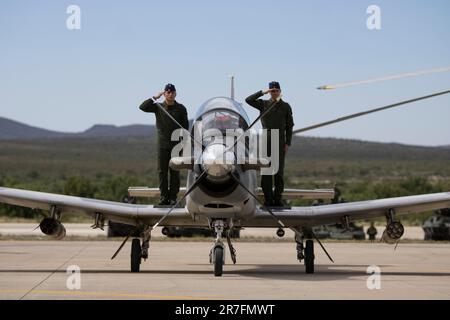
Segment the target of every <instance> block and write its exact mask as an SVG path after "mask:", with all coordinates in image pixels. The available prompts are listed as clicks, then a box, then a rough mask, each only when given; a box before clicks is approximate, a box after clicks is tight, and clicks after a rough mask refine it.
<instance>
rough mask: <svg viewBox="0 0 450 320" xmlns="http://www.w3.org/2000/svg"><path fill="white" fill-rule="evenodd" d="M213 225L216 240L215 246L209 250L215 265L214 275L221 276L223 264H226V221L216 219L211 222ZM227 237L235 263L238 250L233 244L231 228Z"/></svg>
mask: <svg viewBox="0 0 450 320" xmlns="http://www.w3.org/2000/svg"><path fill="white" fill-rule="evenodd" d="M211 226H212V227H213V228H214V232H215V234H216V238H215V241H214V246H213V247H212V249H211V251H210V252H209V262H210V263H212V264H213V266H214V276H216V277H221V276H222V273H223V265H224V264H225V245H224V243H223V241H222V234H223V232H224V228H225V223H224V221H223V220H214V221H213V222H212V223H211ZM226 238H227V243H228V247H229V249H230V254H231V260H233V263H236V250H235V249H234V248H233V245H232V244H231V240H230V233H229V230H227V232H226Z"/></svg>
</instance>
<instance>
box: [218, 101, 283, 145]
mask: <svg viewBox="0 0 450 320" xmlns="http://www.w3.org/2000/svg"><path fill="white" fill-rule="evenodd" d="M277 103H278V100H277V101H275V102H273V103H272V104H271V105H270V107H268V108H267V109H266V110H264V112H263V113H261V114H260V115H259V116H258V117H257V118H256V119H255V120H254V121H253V122H252V123H251V124H250V126H249V127H248V128H247V130H245V131H244V132H243V133H242V134H241V135H240V136H239V137H238V138H237V139H236V141H235V142H234V144H233V145H232V146H230V147H228V148H226V149H225V152H226V151H229V150H231V149H233V148H234V146H236V145H237V143H238V142H239V140H241V139H242V137H245V134H246V132H247V131H249V130H250V129H251V128H252V127H253V126H254V125H255V124H256V123H257V122H258V121H259V120H260V119H262V118H263V117H265V116H266V115H267V114H268V113H269V112H270V110H272V109H273V107H274V106H275V105H276V104H277Z"/></svg>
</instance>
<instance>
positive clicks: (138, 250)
mask: <svg viewBox="0 0 450 320" xmlns="http://www.w3.org/2000/svg"><path fill="white" fill-rule="evenodd" d="M141 238H142V246H141V240H140V239H139V238H134V239H133V241H132V242H131V272H139V270H140V267H141V262H142V259H144V260H147V259H148V250H149V248H150V239H151V228H150V227H149V226H147V227H145V229H144V230H143V231H142V233H141Z"/></svg>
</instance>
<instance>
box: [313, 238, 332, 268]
mask: <svg viewBox="0 0 450 320" xmlns="http://www.w3.org/2000/svg"><path fill="white" fill-rule="evenodd" d="M311 233H312V235H313V237H314V239H316V241H317V243H318V244H319V245H320V247H321V248H322V250H323V252H325V254H326V255H327V257H328V259H330V261H331V262H333V263H334V260H333V258H331V256H330V254H329V253H328V251H327V249H325V246H324V245H323V244H322V242H321V241H320V240H319V238H317V236H316V234H315V233H314V232H313V231H312V230H311Z"/></svg>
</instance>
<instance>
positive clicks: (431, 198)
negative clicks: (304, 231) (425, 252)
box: [242, 192, 450, 227]
mask: <svg viewBox="0 0 450 320" xmlns="http://www.w3.org/2000/svg"><path fill="white" fill-rule="evenodd" d="M444 208H450V192H442V193H432V194H422V195H416V196H407V197H398V198H386V199H378V200H368V201H358V202H350V203H338V204H329V205H321V206H311V207H292V208H291V209H284V210H283V209H281V210H272V211H273V213H274V214H275V215H276V217H277V218H279V219H280V220H281V221H283V223H284V224H285V225H286V226H288V227H296V226H307V227H312V226H318V225H324V224H334V223H342V222H343V221H344V219H345V218H346V217H347V218H348V220H349V221H356V220H363V219H372V218H377V217H384V216H386V214H387V213H388V212H389V210H390V209H392V210H394V211H395V214H396V216H398V215H404V214H410V213H416V212H424V211H429V210H437V209H444ZM242 226H243V227H278V224H277V222H276V221H275V219H274V218H273V217H272V216H271V215H270V214H269V213H268V212H267V211H265V210H264V209H263V208H258V211H257V212H256V214H255V216H254V217H253V218H251V219H249V220H246V221H243V222H242Z"/></svg>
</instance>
